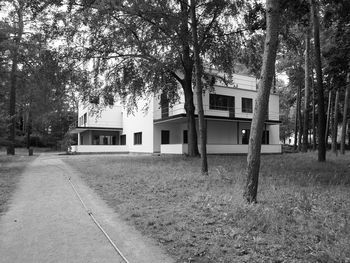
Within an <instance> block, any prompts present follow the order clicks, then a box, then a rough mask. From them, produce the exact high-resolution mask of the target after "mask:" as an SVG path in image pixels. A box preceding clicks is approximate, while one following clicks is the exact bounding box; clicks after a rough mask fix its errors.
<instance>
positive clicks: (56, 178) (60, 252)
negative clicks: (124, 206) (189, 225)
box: [0, 154, 174, 263]
mask: <svg viewBox="0 0 350 263" xmlns="http://www.w3.org/2000/svg"><path fill="white" fill-rule="evenodd" d="M60 158H61V157H59V156H58V155H53V154H42V155H40V156H39V157H38V158H36V159H35V160H34V161H33V162H32V163H31V164H30V165H28V167H27V168H26V170H25V171H24V174H23V176H22V178H21V181H20V183H19V186H18V189H17V191H16V193H15V194H14V196H13V199H12V201H11V203H10V207H9V210H8V212H7V213H6V214H5V215H3V216H2V217H1V218H0V262H1V263H2V262H4V263H9V262H11V263H16V262H18V263H22V262H26V263H31V262H33V263H34V262H35V263H40V262H45V263H48V262H73V263H75V262H76V263H78V262H79V263H80V262H81V263H83V262H84V263H87V262H96V263H97V262H98V263H103V262H108V263H110V262H117V263H123V262H124V261H123V260H122V258H121V257H120V256H119V255H118V253H117V252H116V251H115V250H114V248H113V247H112V245H111V244H110V243H109V242H108V240H107V239H106V237H105V236H104V235H103V233H102V232H101V231H100V230H99V228H98V227H97V226H96V225H95V224H94V222H93V221H92V220H91V218H90V217H89V215H88V214H87V212H86V211H85V209H84V207H83V206H82V204H81V202H80V201H79V199H78V198H77V196H76V194H75V192H74V190H73V189H72V187H71V185H70V183H69V181H68V178H71V181H72V182H73V184H74V185H75V187H76V190H77V191H78V193H79V194H80V196H81V197H82V199H83V200H84V202H85V204H86V206H87V207H88V208H89V210H90V211H91V212H92V213H93V215H94V217H95V218H96V219H97V220H98V222H99V223H100V224H101V225H102V227H103V228H104V229H105V230H106V232H107V233H108V235H109V236H110V237H111V239H112V240H113V241H114V243H115V244H116V245H117V246H118V248H119V249H120V250H121V251H122V253H123V255H124V256H125V257H126V258H127V260H128V261H129V263H143V262H145V263H146V262H150V263H157V262H159V263H167V262H174V261H173V260H172V259H171V258H169V257H168V256H166V255H165V254H164V252H163V251H161V249H160V248H158V247H157V246H156V245H155V244H154V243H153V241H151V240H149V239H147V238H145V237H143V236H141V235H140V234H139V233H138V232H137V231H136V230H135V229H133V228H132V227H131V226H129V225H127V224H126V223H125V222H123V221H122V220H120V219H119V218H118V215H117V214H115V213H114V212H113V211H112V210H111V209H110V208H109V207H108V206H107V205H106V204H105V203H104V202H103V201H102V200H101V199H100V198H99V197H98V196H97V195H96V194H95V193H94V192H93V191H92V190H91V189H90V188H89V187H87V186H86V185H85V184H84V183H83V182H82V181H81V180H80V178H79V176H78V175H77V174H76V173H75V172H73V170H72V169H71V168H70V167H69V166H68V165H66V164H65V163H63V162H62V161H61V160H60Z"/></svg>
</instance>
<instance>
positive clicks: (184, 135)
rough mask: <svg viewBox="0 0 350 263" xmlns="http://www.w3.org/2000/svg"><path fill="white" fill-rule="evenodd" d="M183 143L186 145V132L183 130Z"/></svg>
mask: <svg viewBox="0 0 350 263" xmlns="http://www.w3.org/2000/svg"><path fill="white" fill-rule="evenodd" d="M183 142H184V143H185V144H186V143H188V132H187V130H184V132H183Z"/></svg>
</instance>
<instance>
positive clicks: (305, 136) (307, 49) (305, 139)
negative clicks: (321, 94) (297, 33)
mask: <svg viewBox="0 0 350 263" xmlns="http://www.w3.org/2000/svg"><path fill="white" fill-rule="evenodd" d="M309 69H310V33H309V30H308V29H307V31H306V36H305V96H304V100H305V101H304V127H303V147H302V151H303V152H307V148H308V131H309V90H310V70H309Z"/></svg>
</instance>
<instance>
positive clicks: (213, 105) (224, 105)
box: [209, 94, 235, 113]
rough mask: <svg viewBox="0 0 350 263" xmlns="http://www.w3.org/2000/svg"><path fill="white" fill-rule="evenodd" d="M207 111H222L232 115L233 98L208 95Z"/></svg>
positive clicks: (233, 107)
mask: <svg viewBox="0 0 350 263" xmlns="http://www.w3.org/2000/svg"><path fill="white" fill-rule="evenodd" d="M209 109H211V110H224V111H230V112H233V113H234V109H235V97H231V96H224V95H217V94H210V95H209Z"/></svg>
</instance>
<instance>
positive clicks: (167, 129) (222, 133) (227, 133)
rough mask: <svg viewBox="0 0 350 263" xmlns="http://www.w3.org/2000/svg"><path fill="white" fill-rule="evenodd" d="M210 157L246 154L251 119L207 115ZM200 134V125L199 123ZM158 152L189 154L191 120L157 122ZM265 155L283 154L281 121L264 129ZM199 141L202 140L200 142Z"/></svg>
mask: <svg viewBox="0 0 350 263" xmlns="http://www.w3.org/2000/svg"><path fill="white" fill-rule="evenodd" d="M205 122H206V125H207V153H208V154H246V153H248V143H249V135H250V125H251V119H242V118H234V117H233V118H232V117H231V118H225V117H215V116H206V117H205ZM196 125H197V131H198V122H197V124H196ZM154 131H155V132H154V136H155V137H154V142H155V146H154V149H155V152H159V153H163V154H187V153H188V144H187V143H188V134H187V118H186V117H185V116H178V117H177V118H171V119H167V120H161V121H156V122H155V123H154ZM262 140H263V144H262V149H261V152H262V153H281V152H282V147H281V144H280V142H279V121H266V122H265V125H264V130H263V138H262ZM198 142H199V140H198Z"/></svg>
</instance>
